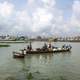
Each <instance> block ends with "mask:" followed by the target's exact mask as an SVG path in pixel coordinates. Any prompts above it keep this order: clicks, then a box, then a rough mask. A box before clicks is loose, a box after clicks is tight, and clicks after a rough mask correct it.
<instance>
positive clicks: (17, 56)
mask: <svg viewBox="0 0 80 80" xmlns="http://www.w3.org/2000/svg"><path fill="white" fill-rule="evenodd" d="M24 57H25V55H24V54H22V53H19V52H13V58H24Z"/></svg>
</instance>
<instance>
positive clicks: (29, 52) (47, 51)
mask: <svg viewBox="0 0 80 80" xmlns="http://www.w3.org/2000/svg"><path fill="white" fill-rule="evenodd" d="M70 50H71V49H70V48H67V49H64V48H62V49H61V48H58V49H52V50H32V51H26V54H41V53H57V52H68V51H70Z"/></svg>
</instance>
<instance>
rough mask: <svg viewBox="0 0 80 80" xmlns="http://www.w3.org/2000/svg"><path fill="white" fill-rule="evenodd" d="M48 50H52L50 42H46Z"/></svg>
mask: <svg viewBox="0 0 80 80" xmlns="http://www.w3.org/2000/svg"><path fill="white" fill-rule="evenodd" d="M48 50H49V51H51V50H52V46H51V43H49V44H48Z"/></svg>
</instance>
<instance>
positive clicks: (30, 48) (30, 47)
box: [29, 42, 32, 51]
mask: <svg viewBox="0 0 80 80" xmlns="http://www.w3.org/2000/svg"><path fill="white" fill-rule="evenodd" d="M29 50H30V51H31V50H32V45H31V42H30V46H29Z"/></svg>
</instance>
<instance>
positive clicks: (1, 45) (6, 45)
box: [0, 44, 10, 47]
mask: <svg viewBox="0 0 80 80" xmlns="http://www.w3.org/2000/svg"><path fill="white" fill-rule="evenodd" d="M9 46H10V45H8V44H0V47H9Z"/></svg>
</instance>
